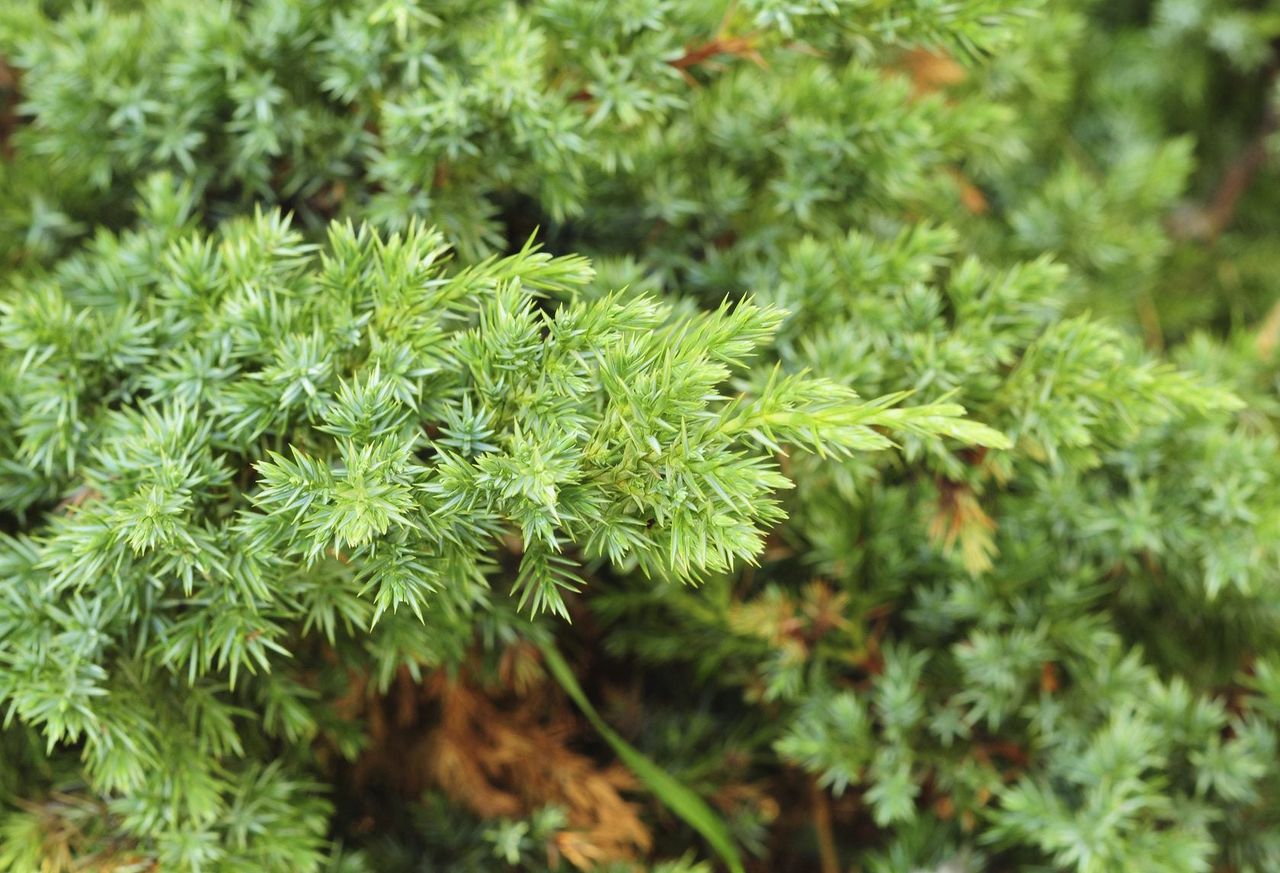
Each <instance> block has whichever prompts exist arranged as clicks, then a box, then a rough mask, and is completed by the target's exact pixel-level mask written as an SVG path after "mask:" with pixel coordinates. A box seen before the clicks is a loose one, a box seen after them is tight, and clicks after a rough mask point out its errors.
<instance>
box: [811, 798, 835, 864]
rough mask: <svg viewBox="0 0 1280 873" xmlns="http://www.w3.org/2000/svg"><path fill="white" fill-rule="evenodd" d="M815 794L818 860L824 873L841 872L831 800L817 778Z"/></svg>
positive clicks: (814, 825)
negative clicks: (832, 824)
mask: <svg viewBox="0 0 1280 873" xmlns="http://www.w3.org/2000/svg"><path fill="white" fill-rule="evenodd" d="M811 787H812V794H813V829H814V831H815V832H816V833H817V835H818V862H819V864H820V869H821V870H822V873H840V857H839V855H837V854H836V838H835V833H834V832H833V831H832V829H831V801H829V800H828V799H827V792H825V791H823V790H822V787H821V786H820V785H818V781H817V780H816V779H815V780H813V781H812V783H811Z"/></svg>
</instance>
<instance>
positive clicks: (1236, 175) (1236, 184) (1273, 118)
mask: <svg viewBox="0 0 1280 873" xmlns="http://www.w3.org/2000/svg"><path fill="white" fill-rule="evenodd" d="M1278 74H1280V62H1277V61H1273V62H1272V63H1271V66H1270V67H1269V69H1268V71H1267V81H1266V87H1265V88H1264V91H1265V93H1266V95H1267V104H1266V108H1265V109H1264V111H1263V114H1262V123H1261V125H1259V128H1258V131H1257V132H1256V133H1255V134H1254V136H1253V138H1252V139H1250V140H1249V142H1248V144H1246V145H1245V147H1244V148H1243V149H1242V150H1241V151H1240V154H1238V155H1237V156H1236V158H1235V160H1234V161H1232V162H1231V165H1230V166H1229V167H1227V170H1226V172H1225V173H1224V174H1223V176H1222V180H1221V181H1220V182H1219V183H1218V187H1217V190H1215V191H1214V194H1213V197H1212V198H1211V199H1210V200H1209V203H1208V204H1207V205H1204V206H1197V207H1191V208H1190V209H1186V210H1183V211H1182V212H1181V213H1180V214H1176V215H1175V216H1173V218H1172V219H1171V220H1170V228H1169V231H1170V233H1171V234H1172V235H1173V236H1174V237H1175V238H1176V239H1194V240H1199V241H1201V242H1213V241H1214V240H1216V239H1217V238H1218V237H1219V236H1221V235H1222V232H1223V231H1225V230H1226V229H1227V228H1228V227H1230V226H1231V222H1232V221H1233V220H1234V219H1235V215H1236V207H1238V206H1239V205H1240V199H1241V198H1242V197H1243V196H1244V194H1245V192H1247V191H1248V190H1249V186H1250V185H1251V184H1252V183H1253V180H1254V178H1255V177H1256V176H1257V175H1258V171H1259V170H1261V169H1262V168H1263V167H1264V166H1266V163H1267V140H1268V139H1269V138H1270V136H1271V134H1273V133H1275V131H1276V129H1277V126H1280V117H1278V116H1277V111H1276V106H1275V104H1274V102H1273V101H1272V99H1271V95H1272V92H1273V91H1274V89H1275V84H1276V79H1277V75H1278Z"/></svg>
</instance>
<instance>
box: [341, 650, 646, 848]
mask: <svg viewBox="0 0 1280 873" xmlns="http://www.w3.org/2000/svg"><path fill="white" fill-rule="evenodd" d="M498 673H499V682H498V683H495V685H496V687H485V686H483V685H482V684H481V683H480V682H478V681H476V680H475V679H474V678H473V677H472V676H471V675H470V674H469V672H468V671H462V673H461V674H460V675H457V676H450V675H449V674H447V673H446V672H444V671H437V672H435V673H432V674H430V675H428V676H425V677H423V681H422V682H421V683H416V682H414V681H413V679H412V677H411V676H410V675H409V673H408V671H403V672H402V673H401V674H400V675H399V676H398V678H397V681H396V683H395V684H394V686H393V687H392V688H391V689H390V690H389V692H388V693H387V694H386V695H381V696H379V695H372V694H370V693H369V688H370V687H371V686H369V685H368V684H367V682H366V681H365V680H364V679H363V678H362V677H353V683H352V692H351V693H350V694H348V695H347V697H346V698H344V699H343V700H342V701H340V702H339V708H340V710H341V711H342V712H343V714H344V715H345V716H348V717H352V718H360V719H363V720H364V721H365V722H366V723H367V725H368V730H369V734H370V739H371V743H370V746H369V751H368V752H367V753H366V754H364V755H363V756H362V757H361V758H360V759H359V760H358V761H357V762H356V763H355V767H354V773H353V774H352V775H353V781H354V783H355V787H356V788H357V790H362V791H363V790H367V789H368V788H370V787H372V786H376V785H383V786H387V787H389V788H391V789H392V790H393V791H394V792H395V793H397V794H399V795H401V796H404V797H408V798H416V797H418V796H420V795H421V794H422V792H423V791H425V790H427V789H431V788H435V789H438V790H440V791H441V792H443V793H444V794H445V795H446V796H448V797H449V798H450V799H451V800H452V801H454V802H455V803H458V804H460V805H462V806H464V807H466V808H467V809H469V810H470V811H471V812H473V813H474V814H475V815H477V816H479V817H481V818H518V817H522V816H525V815H528V814H530V813H532V812H534V811H535V810H538V809H541V808H543V807H546V806H552V805H554V806H558V807H560V808H561V809H563V810H564V811H565V813H566V816H567V819H568V823H569V824H568V827H567V828H566V829H565V830H564V831H562V832H560V833H558V834H557V835H556V836H555V837H554V838H553V840H552V842H551V845H549V846H548V847H547V851H548V855H549V857H550V858H551V859H553V860H554V859H557V858H563V859H564V860H566V861H568V862H569V863H570V864H573V865H574V866H576V867H578V868H581V869H588V868H591V867H594V866H595V865H597V864H600V863H604V862H609V861H626V860H636V859H639V858H642V857H643V856H644V855H645V854H646V853H647V852H648V851H649V850H650V848H651V845H652V836H651V834H650V832H649V829H648V827H647V826H646V825H645V824H644V822H643V821H642V820H641V818H640V810H639V807H638V806H637V805H636V804H635V803H633V802H631V801H629V800H627V799H626V797H625V796H624V793H625V792H628V791H631V790H633V789H634V788H636V787H637V786H636V781H635V778H634V777H633V776H632V775H631V773H630V772H629V771H628V770H627V769H625V768H624V767H622V766H621V765H620V764H617V763H610V764H601V763H599V762H597V761H596V760H595V759H594V758H592V757H590V756H588V755H586V754H583V753H582V752H580V751H577V750H575V749H574V748H573V743H574V741H575V740H576V739H578V738H579V737H580V736H581V735H582V724H581V721H580V720H579V719H578V718H577V717H576V715H575V714H574V712H573V711H572V709H571V708H570V707H569V706H568V705H567V704H566V703H565V702H564V700H563V698H562V697H561V696H560V695H559V694H557V693H554V689H552V688H549V687H548V686H547V684H546V683H545V682H543V681H541V673H540V665H538V664H537V661H536V650H534V649H531V648H529V647H522V646H516V647H513V648H512V649H511V650H509V651H508V652H507V653H505V655H504V656H503V658H502V660H501V662H500V666H499V671H498Z"/></svg>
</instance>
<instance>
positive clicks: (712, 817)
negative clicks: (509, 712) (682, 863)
mask: <svg viewBox="0 0 1280 873" xmlns="http://www.w3.org/2000/svg"><path fill="white" fill-rule="evenodd" d="M541 648H542V655H543V657H544V658H545V659H546V663H547V669H548V670H550V671H551V675H552V676H554V677H555V679H556V681H557V682H559V683H560V687H561V688H563V689H564V690H565V693H566V694H568V695H569V697H570V699H572V700H573V702H574V703H575V704H577V706H578V708H579V709H580V710H582V714H583V715H585V716H586V717H587V721H589V722H591V726H592V727H593V728H595V729H596V732H597V733H599V734H600V736H602V737H604V739H605V741H606V742H607V743H608V744H609V745H610V746H612V747H613V750H614V752H615V753H617V755H618V757H619V758H621V759H622V762H623V763H624V764H626V765H627V766H628V767H630V768H631V772H633V773H635V774H636V776H638V777H639V778H640V780H641V781H642V782H644V784H645V785H647V786H649V789H650V790H651V791H652V792H653V793H654V794H656V795H657V796H658V799H659V800H661V801H662V802H663V804H665V805H666V806H667V808H668V809H670V810H671V811H672V812H674V813H675V814H676V815H678V816H680V818H682V819H684V821H685V823H686V824H688V825H689V827H691V828H693V829H694V830H696V831H697V832H698V833H700V834H702V836H703V838H704V839H705V840H706V841H707V843H709V844H710V846H711V848H713V849H714V850H715V851H716V854H718V855H719V856H720V859H721V860H722V861H724V863H725V866H727V867H728V868H729V870H730V873H744V869H745V868H744V867H743V866H742V858H741V857H740V856H739V855H738V850H737V849H736V848H735V847H734V845H733V838H732V837H730V836H729V829H728V828H727V827H725V824H724V822H723V821H721V820H720V817H719V816H718V815H716V813H715V811H714V810H712V809H711V807H709V806H707V804H706V802H705V801H704V800H703V799H702V798H701V797H699V796H698V795H697V794H695V793H694V792H693V791H691V790H690V789H689V788H688V787H686V786H684V785H682V784H680V782H678V781H676V779H675V778H674V777H673V776H672V775H671V774H670V773H668V772H667V771H665V770H663V769H662V768H661V767H659V766H658V765H657V764H655V763H654V762H653V761H650V760H649V759H648V758H646V757H645V756H644V755H642V754H641V753H640V752H639V751H638V750H637V749H635V748H634V747H632V746H631V745H630V744H629V743H627V741H626V740H624V739H623V738H622V737H620V736H619V735H618V734H617V733H616V732H615V731H614V730H613V728H611V727H609V726H608V725H607V724H605V722H604V719H602V718H601V717H600V714H599V713H598V712H596V710H595V707H593V706H592V705H591V701H590V700H588V699H587V695H586V694H584V693H583V691H582V687H581V686H580V685H578V680H577V678H576V677H575V676H574V675H573V671H572V670H570V669H569V664H568V663H567V662H566V661H565V659H564V658H563V657H562V656H561V654H560V652H559V651H557V650H556V648H555V647H554V646H553V645H551V644H550V643H543V644H542V646H541Z"/></svg>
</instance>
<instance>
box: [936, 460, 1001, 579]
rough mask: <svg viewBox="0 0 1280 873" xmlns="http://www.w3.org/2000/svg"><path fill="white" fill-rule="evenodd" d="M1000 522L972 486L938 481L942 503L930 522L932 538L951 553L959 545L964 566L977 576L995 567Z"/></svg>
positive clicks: (939, 498) (939, 497) (939, 503)
mask: <svg viewBox="0 0 1280 873" xmlns="http://www.w3.org/2000/svg"><path fill="white" fill-rule="evenodd" d="M995 532H996V523H995V521H994V520H993V519H992V518H991V517H990V516H989V515H987V513H986V512H985V511H984V510H983V509H982V505H981V504H979V503H978V496H977V495H976V494H974V493H973V489H971V488H970V487H969V486H968V485H964V484H961V483H957V482H951V481H949V480H945V479H944V480H940V481H939V483H938V505H937V508H936V510H935V511H934V514H933V518H932V519H931V520H930V522H929V538H930V539H931V540H933V542H934V543H935V544H937V545H940V546H941V547H942V548H944V549H945V550H947V551H948V552H950V551H953V550H954V549H955V548H956V546H957V544H958V545H959V547H960V558H961V562H962V563H963V564H964V568H965V569H966V570H968V571H969V573H971V574H972V575H974V576H977V575H980V574H982V573H985V572H987V571H988V570H990V569H991V566H992V563H991V559H992V558H993V557H994V556H995V554H996V544H995Z"/></svg>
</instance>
